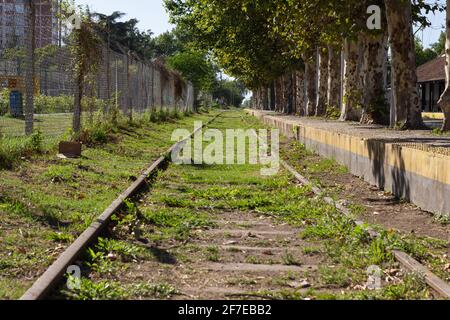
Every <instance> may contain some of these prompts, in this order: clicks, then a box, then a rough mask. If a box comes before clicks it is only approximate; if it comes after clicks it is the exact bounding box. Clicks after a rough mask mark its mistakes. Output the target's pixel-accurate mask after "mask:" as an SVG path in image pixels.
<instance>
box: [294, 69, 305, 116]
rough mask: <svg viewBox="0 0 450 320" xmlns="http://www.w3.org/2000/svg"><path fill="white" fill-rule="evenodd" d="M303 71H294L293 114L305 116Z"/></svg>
mask: <svg viewBox="0 0 450 320" xmlns="http://www.w3.org/2000/svg"><path fill="white" fill-rule="evenodd" d="M305 101H306V92H305V71H295V114H297V115H299V116H305V114H306V103H305Z"/></svg>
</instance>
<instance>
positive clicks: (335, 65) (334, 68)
mask: <svg viewBox="0 0 450 320" xmlns="http://www.w3.org/2000/svg"><path fill="white" fill-rule="evenodd" d="M328 53H329V57H328V59H329V62H328V96H327V105H328V107H331V108H336V109H340V107H341V103H340V101H341V51H340V50H336V49H335V48H333V47H331V46H330V47H328Z"/></svg>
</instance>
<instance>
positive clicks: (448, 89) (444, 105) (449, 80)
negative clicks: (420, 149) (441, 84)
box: [438, 0, 450, 131]
mask: <svg viewBox="0 0 450 320" xmlns="http://www.w3.org/2000/svg"><path fill="white" fill-rule="evenodd" d="M445 25H446V31H445V35H446V42H445V56H446V62H445V76H446V82H445V91H444V93H443V94H442V96H441V98H440V99H439V102H438V104H439V107H441V109H442V111H443V112H444V116H445V120H444V124H443V126H442V130H443V131H450V0H447V19H446V24H445Z"/></svg>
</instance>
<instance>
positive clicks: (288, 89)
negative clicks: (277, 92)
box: [283, 72, 293, 114]
mask: <svg viewBox="0 0 450 320" xmlns="http://www.w3.org/2000/svg"><path fill="white" fill-rule="evenodd" d="M283 89H284V90H283V97H284V99H283V100H284V101H283V112H284V113H287V114H291V113H292V111H293V96H292V73H291V72H288V73H286V74H285V75H283Z"/></svg>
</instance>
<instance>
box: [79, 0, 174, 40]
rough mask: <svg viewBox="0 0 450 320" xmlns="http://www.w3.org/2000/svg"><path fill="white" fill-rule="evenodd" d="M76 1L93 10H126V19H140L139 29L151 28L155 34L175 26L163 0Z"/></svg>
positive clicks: (109, 11) (104, 11) (108, 12)
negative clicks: (172, 24)
mask: <svg viewBox="0 0 450 320" xmlns="http://www.w3.org/2000/svg"><path fill="white" fill-rule="evenodd" d="M75 3H76V4H79V5H89V7H90V8H91V9H92V10H94V11H97V12H101V13H105V14H111V13H112V12H114V11H121V12H124V13H126V14H127V16H126V17H125V18H126V19H132V18H136V19H138V20H139V29H141V30H143V31H144V30H148V29H150V30H152V31H153V33H155V34H161V33H163V32H165V31H167V30H170V29H172V27H173V26H171V25H170V23H169V16H168V14H167V12H166V10H165V8H164V7H163V0H126V1H124V0H75Z"/></svg>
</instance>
